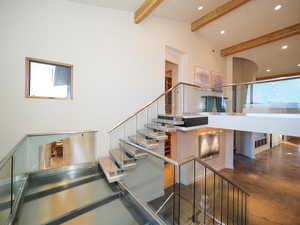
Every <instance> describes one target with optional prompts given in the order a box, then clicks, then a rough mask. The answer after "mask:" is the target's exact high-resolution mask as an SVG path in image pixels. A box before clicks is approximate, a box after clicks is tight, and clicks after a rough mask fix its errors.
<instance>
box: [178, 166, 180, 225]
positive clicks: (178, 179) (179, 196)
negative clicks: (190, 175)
mask: <svg viewBox="0 0 300 225" xmlns="http://www.w3.org/2000/svg"><path fill="white" fill-rule="evenodd" d="M180 182H181V166H179V171H178V192H179V193H178V196H179V199H178V225H180V209H181V205H180V198H181V191H180Z"/></svg>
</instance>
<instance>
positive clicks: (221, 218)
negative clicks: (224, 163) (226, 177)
mask: <svg viewBox="0 0 300 225" xmlns="http://www.w3.org/2000/svg"><path fill="white" fill-rule="evenodd" d="M222 223H223V178H221V224H222Z"/></svg>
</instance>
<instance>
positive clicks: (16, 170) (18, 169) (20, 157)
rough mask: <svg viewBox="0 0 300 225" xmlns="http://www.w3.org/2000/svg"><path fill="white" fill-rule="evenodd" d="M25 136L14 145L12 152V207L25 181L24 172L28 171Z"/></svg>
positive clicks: (28, 160)
mask: <svg viewBox="0 0 300 225" xmlns="http://www.w3.org/2000/svg"><path fill="white" fill-rule="evenodd" d="M27 143H28V141H27V138H23V139H22V140H21V142H20V143H19V144H18V145H17V146H16V147H15V152H14V154H13V158H12V159H13V180H12V182H13V183H12V188H13V189H12V193H13V194H12V200H13V207H15V206H16V204H17V202H16V199H17V197H18V196H19V195H21V191H22V185H23V184H24V183H25V182H26V174H27V172H28V164H27V163H28V162H30V159H28V158H27V157H28V156H27Z"/></svg>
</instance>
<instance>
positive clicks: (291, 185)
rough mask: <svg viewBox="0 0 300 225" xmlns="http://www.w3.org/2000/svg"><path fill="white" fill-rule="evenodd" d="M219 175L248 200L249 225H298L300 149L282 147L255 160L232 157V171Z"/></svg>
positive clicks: (299, 215)
mask: <svg viewBox="0 0 300 225" xmlns="http://www.w3.org/2000/svg"><path fill="white" fill-rule="evenodd" d="M222 174H223V175H225V176H227V177H228V178H230V179H233V180H234V181H235V182H237V183H239V184H240V185H241V186H242V187H243V188H244V189H245V190H246V191H247V192H249V193H250V195H251V196H250V197H249V205H248V209H249V225H300V147H299V145H297V143H296V144H295V143H284V144H281V145H279V146H277V147H274V148H273V149H272V150H271V151H267V152H262V153H260V154H258V155H257V156H256V159H255V160H251V159H248V158H246V157H243V156H236V157H235V169H234V170H230V169H225V170H223V171H222Z"/></svg>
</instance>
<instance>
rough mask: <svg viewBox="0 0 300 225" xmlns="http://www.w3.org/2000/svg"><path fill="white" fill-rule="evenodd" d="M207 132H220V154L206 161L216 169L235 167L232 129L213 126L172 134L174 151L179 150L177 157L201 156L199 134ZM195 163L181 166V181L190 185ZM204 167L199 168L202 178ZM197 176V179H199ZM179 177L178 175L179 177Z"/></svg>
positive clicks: (198, 175) (181, 158) (198, 173)
mask: <svg viewBox="0 0 300 225" xmlns="http://www.w3.org/2000/svg"><path fill="white" fill-rule="evenodd" d="M207 132H216V133H219V135H220V136H219V137H220V138H219V150H220V152H219V154H218V155H215V156H213V157H211V158H207V159H204V161H205V162H206V163H207V164H209V165H210V166H211V167H213V168H214V169H216V170H222V169H224V168H229V169H233V143H232V140H233V132H232V131H231V130H219V129H211V128H201V129H197V130H192V131H188V132H180V131H178V132H177V133H176V135H174V136H172V138H173V139H172V140H173V142H174V143H172V144H173V145H172V151H173V150H177V152H176V156H175V159H176V160H177V161H183V160H185V159H187V158H189V157H192V156H199V135H202V134H204V133H207ZM192 168H193V163H192V162H189V163H187V164H185V165H184V166H182V167H181V183H183V184H185V185H188V184H190V183H192V181H193V170H192ZM202 170H203V167H200V166H199V168H198V169H197V172H196V173H197V177H198V178H200V177H201V174H203V173H202V172H201V171H202ZM198 178H197V179H198ZM177 179H178V177H177Z"/></svg>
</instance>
